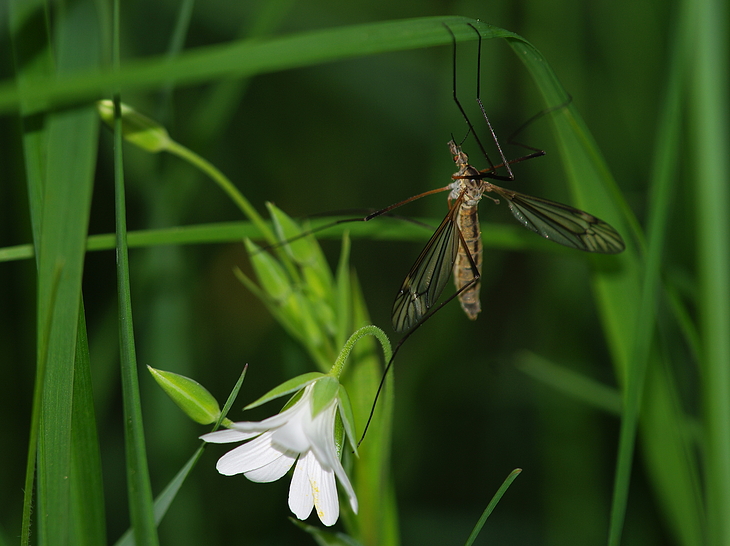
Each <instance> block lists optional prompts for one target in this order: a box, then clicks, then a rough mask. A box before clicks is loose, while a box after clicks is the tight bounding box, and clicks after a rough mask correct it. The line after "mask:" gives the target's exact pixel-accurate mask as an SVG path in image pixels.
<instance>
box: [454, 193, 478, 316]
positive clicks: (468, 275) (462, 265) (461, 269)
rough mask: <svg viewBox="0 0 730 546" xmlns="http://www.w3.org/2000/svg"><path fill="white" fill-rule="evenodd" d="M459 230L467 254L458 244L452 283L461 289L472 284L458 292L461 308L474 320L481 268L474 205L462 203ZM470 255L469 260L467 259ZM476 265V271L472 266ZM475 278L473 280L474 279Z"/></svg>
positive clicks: (461, 245) (476, 310) (462, 246)
mask: <svg viewBox="0 0 730 546" xmlns="http://www.w3.org/2000/svg"><path fill="white" fill-rule="evenodd" d="M457 221H458V224H459V230H460V231H461V234H462V236H463V237H464V242H465V243H466V247H467V248H468V249H469V252H468V254H467V251H466V249H465V248H464V245H463V244H459V251H458V254H457V256H456V262H454V283H455V284H456V289H457V290H461V289H462V288H463V287H464V286H466V285H468V284H469V283H473V285H472V286H470V287H469V288H467V289H466V290H464V291H463V292H461V293H460V294H459V301H460V302H461V308H462V309H463V310H464V312H465V313H466V316H468V317H469V318H470V319H471V320H475V319H476V318H477V315H478V314H479V311H481V310H482V308H481V305H480V304H479V284H480V283H479V280H478V278H479V275H480V274H481V273H480V272H481V270H482V233H481V230H480V229H479V216H478V215H477V207H476V206H467V205H462V207H461V210H460V211H459V217H458V220H457ZM469 254H470V255H471V260H470V259H469ZM475 267H476V271H475V270H474V268H475ZM475 278H476V279H477V281H476V282H474V279H475Z"/></svg>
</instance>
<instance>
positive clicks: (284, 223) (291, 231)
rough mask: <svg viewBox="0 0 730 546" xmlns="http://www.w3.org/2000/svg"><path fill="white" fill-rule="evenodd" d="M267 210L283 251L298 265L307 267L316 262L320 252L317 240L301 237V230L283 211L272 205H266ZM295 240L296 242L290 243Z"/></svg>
mask: <svg viewBox="0 0 730 546" xmlns="http://www.w3.org/2000/svg"><path fill="white" fill-rule="evenodd" d="M266 208H267V209H269V214H270V215H271V220H272V222H273V223H274V229H275V230H276V235H277V237H279V240H280V241H281V242H282V243H286V244H284V250H285V251H286V253H287V254H288V255H289V256H290V257H291V259H292V260H294V261H295V262H296V263H297V264H299V265H309V264H312V263H314V262H316V261H317V255H318V253H320V252H321V250H320V248H319V245H318V244H317V240H316V239H315V238H314V237H313V236H311V235H306V236H304V237H302V233H304V232H303V231H302V229H301V228H300V227H299V226H298V225H297V223H296V222H295V221H294V220H292V219H291V218H290V217H289V216H288V215H287V214H286V213H285V212H284V211H282V210H281V209H280V208H278V207H277V206H276V205H274V204H273V203H268V202H267V203H266ZM291 239H296V241H290V240H291ZM287 241H289V242H287Z"/></svg>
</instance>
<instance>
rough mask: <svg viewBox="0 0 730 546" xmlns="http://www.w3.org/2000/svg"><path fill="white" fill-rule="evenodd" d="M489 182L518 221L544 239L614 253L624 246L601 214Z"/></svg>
mask: <svg viewBox="0 0 730 546" xmlns="http://www.w3.org/2000/svg"><path fill="white" fill-rule="evenodd" d="M491 186H492V189H493V190H494V191H496V192H497V193H498V194H499V195H500V196H502V197H504V198H505V199H506V200H507V204H508V205H509V208H510V211H512V215H513V216H514V217H515V218H517V220H519V221H520V223H522V224H523V225H524V226H525V227H527V228H528V229H531V230H532V231H534V232H535V233H538V234H539V235H542V236H543V237H545V238H546V239H550V240H551V241H555V242H556V243H560V244H561V245H564V246H567V247H570V248H577V249H578V250H584V251H586V252H598V253H600V254H617V253H619V252H621V251H622V250H623V249H624V248H625V245H624V241H623V239H622V238H621V235H619V233H618V232H617V231H616V230H615V229H614V228H613V227H612V226H611V225H609V224H607V223H606V222H604V221H603V220H601V219H600V218H596V217H595V216H593V215H591V214H588V213H587V212H584V211H582V210H578V209H575V208H573V207H570V206H568V205H563V204H562V203H556V202H555V201H549V200H547V199H540V198H539V197H532V196H530V195H524V194H522V193H518V192H514V191H511V190H506V189H504V188H500V187H499V186H495V185H493V184H492V185H491Z"/></svg>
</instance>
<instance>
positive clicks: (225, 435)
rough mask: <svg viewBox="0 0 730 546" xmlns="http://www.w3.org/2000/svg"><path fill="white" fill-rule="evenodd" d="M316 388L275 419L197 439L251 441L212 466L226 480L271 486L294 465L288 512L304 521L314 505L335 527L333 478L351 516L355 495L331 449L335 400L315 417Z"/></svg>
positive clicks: (336, 512) (242, 424)
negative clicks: (243, 479) (237, 477)
mask: <svg viewBox="0 0 730 546" xmlns="http://www.w3.org/2000/svg"><path fill="white" fill-rule="evenodd" d="M315 384H316V381H315V382H311V383H309V384H308V385H307V386H306V387H305V388H304V392H303V393H302V396H301V398H300V399H299V400H298V401H297V402H296V403H295V404H294V405H293V406H292V407H290V408H288V409H287V410H285V411H283V412H281V413H279V414H278V415H274V416H273V417H269V418H268V419H264V420H263V421H260V422H239V423H233V424H232V425H230V428H229V429H228V430H221V431H217V432H211V433H210V434H205V435H203V436H201V438H202V439H203V440H205V441H206V442H212V443H216V444H224V443H228V442H240V441H242V440H249V439H251V438H254V437H255V438H254V439H253V440H251V441H250V442H247V443H245V444H243V445H241V446H238V447H237V448H235V449H233V450H231V451H229V452H228V453H226V454H225V455H223V457H221V458H220V459H219V460H218V464H217V465H216V468H217V469H218V472H220V473H221V474H224V475H226V476H232V475H234V474H243V475H244V476H246V477H247V478H248V479H249V480H251V481H254V482H273V481H275V480H278V479H279V478H281V477H282V476H283V475H284V474H286V473H287V471H288V470H289V469H290V468H291V466H292V465H293V464H294V462H295V461H297V465H296V467H295V469H294V475H293V477H292V481H291V487H290V488H289V508H290V509H291V511H292V512H293V513H294V515H295V516H296V517H297V518H299V519H300V520H304V519H307V518H308V517H309V515H310V514H311V512H312V507H316V508H317V515H318V516H319V519H320V520H322V523H324V524H325V525H333V524H334V523H335V522H336V521H337V518H338V517H339V515H340V506H339V502H338V499H337V486H336V484H335V476H337V479H339V480H340V483H341V484H342V487H343V488H344V490H345V491H346V492H347V495H348V497H349V500H350V506H351V507H352V510H353V511H354V512H355V513H357V497H356V496H355V491H354V489H353V488H352V484H351V483H350V480H349V479H348V477H347V474H346V473H345V469H344V468H343V467H342V463H341V462H340V459H339V457H338V455H337V448H336V446H335V417H336V415H337V409H338V406H339V404H340V402H339V397H337V396H334V397H333V398H332V400H331V401H330V402H329V403H328V404H327V405H326V406H324V408H322V409H321V411H319V412H318V413H317V415H314V416H313V415H312V413H313V410H314V405H313V400H314V398H313V395H312V394H313V391H314V386H315ZM297 458H298V460H297Z"/></svg>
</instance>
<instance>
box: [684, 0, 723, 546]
mask: <svg viewBox="0 0 730 546" xmlns="http://www.w3.org/2000/svg"><path fill="white" fill-rule="evenodd" d="M694 6H695V9H696V10H697V16H698V26H697V29H696V32H695V37H696V43H695V47H696V50H695V55H696V57H695V59H694V63H693V66H694V74H693V77H692V78H691V80H692V84H693V85H692V87H691V105H692V110H691V111H692V114H693V117H692V119H691V123H692V126H693V129H694V130H693V134H694V139H693V142H694V152H695V154H696V155H695V158H696V159H695V161H694V162H693V164H694V165H695V166H696V171H697V175H696V179H697V197H696V199H695V203H696V204H697V207H698V210H697V212H696V218H697V222H698V226H697V238H696V241H697V262H698V278H699V288H700V296H699V302H698V303H699V305H698V308H699V322H700V336H701V339H702V350H703V354H702V373H701V381H702V398H703V410H704V425H705V446H704V447H705V449H704V451H703V453H704V457H705V469H704V470H705V478H706V479H705V484H706V498H707V518H708V529H709V536H708V544H711V545H714V546H719V545H727V544H730V410H728V408H730V365H729V363H730V283H728V279H730V236H729V233H730V225H728V215H729V214H730V194H729V193H730V192H728V185H727V173H728V172H730V164H729V162H728V158H727V150H728V146H730V141H729V137H728V131H730V123H729V122H728V106H727V97H728V94H730V85H729V84H728V76H727V66H728V65H727V63H728V62H730V61H729V60H728V53H727V52H728V40H727V32H728V23H727V21H728V19H727V17H728V12H727V4H726V3H725V2H723V1H721V0H720V1H717V0H703V1H700V2H698V3H696V4H695V5H694Z"/></svg>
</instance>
